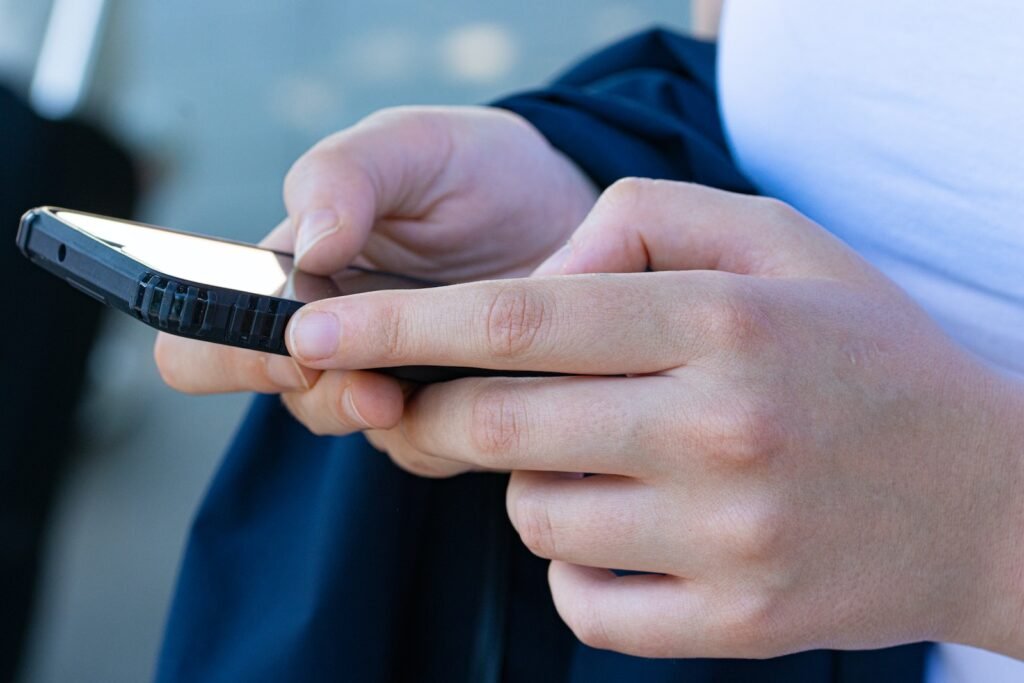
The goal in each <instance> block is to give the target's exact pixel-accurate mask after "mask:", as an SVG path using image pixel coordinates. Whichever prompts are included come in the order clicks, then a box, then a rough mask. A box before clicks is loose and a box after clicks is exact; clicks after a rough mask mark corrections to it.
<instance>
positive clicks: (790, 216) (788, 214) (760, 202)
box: [749, 197, 800, 223]
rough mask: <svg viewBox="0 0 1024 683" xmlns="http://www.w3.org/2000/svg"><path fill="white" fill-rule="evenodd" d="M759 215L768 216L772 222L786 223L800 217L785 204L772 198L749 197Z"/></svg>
mask: <svg viewBox="0 0 1024 683" xmlns="http://www.w3.org/2000/svg"><path fill="white" fill-rule="evenodd" d="M749 200H750V201H752V202H754V203H755V204H756V205H757V207H758V210H759V213H760V214H761V215H764V216H768V217H769V218H770V219H772V220H773V222H778V223H787V222H790V221H792V220H794V219H796V218H797V217H799V216H800V213H799V212H798V211H797V210H796V209H794V208H793V207H792V206H790V205H789V204H787V203H786V202H784V201H782V200H780V199H776V198H774V197H750V198H749Z"/></svg>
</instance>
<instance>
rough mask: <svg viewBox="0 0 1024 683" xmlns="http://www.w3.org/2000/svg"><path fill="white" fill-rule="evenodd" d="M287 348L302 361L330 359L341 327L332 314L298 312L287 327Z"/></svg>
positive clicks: (336, 346)
mask: <svg viewBox="0 0 1024 683" xmlns="http://www.w3.org/2000/svg"><path fill="white" fill-rule="evenodd" d="M288 334H289V336H290V337H291V339H290V340H289V341H290V342H291V343H290V344H289V347H290V348H291V350H292V352H293V353H294V354H295V355H296V356H298V357H299V358H301V359H304V360H323V359H324V358H330V357H331V356H333V355H334V352H335V351H336V350H337V348H338V342H339V341H340V337H341V325H340V324H339V323H338V319H337V318H336V317H335V316H334V314H333V313H324V312H322V311H309V312H302V311H299V312H298V313H296V314H295V317H294V318H293V319H292V322H291V324H289V325H288Z"/></svg>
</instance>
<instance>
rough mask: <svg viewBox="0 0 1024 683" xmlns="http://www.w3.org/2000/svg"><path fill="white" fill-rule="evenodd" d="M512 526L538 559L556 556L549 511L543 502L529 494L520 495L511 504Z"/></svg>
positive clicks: (553, 532)
mask: <svg viewBox="0 0 1024 683" xmlns="http://www.w3.org/2000/svg"><path fill="white" fill-rule="evenodd" d="M511 507H512V515H511V518H512V524H513V525H514V526H515V528H516V531H517V532H519V538H520V539H522V541H523V545H525V546H526V547H527V548H528V549H529V550H530V552H532V553H533V554H534V555H537V556H539V557H544V558H547V559H554V558H555V557H556V556H557V547H556V542H555V529H554V526H553V524H552V523H551V511H550V510H549V508H548V505H547V503H546V502H545V501H543V500H540V499H538V498H537V497H536V496H533V495H530V494H520V495H519V496H517V498H516V499H515V501H514V502H513V504H512V506H511Z"/></svg>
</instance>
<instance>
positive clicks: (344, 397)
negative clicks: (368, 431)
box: [341, 386, 370, 427]
mask: <svg viewBox="0 0 1024 683" xmlns="http://www.w3.org/2000/svg"><path fill="white" fill-rule="evenodd" d="M341 402H342V405H344V406H345V411H346V412H347V413H348V414H349V415H351V416H352V417H353V418H355V420H356V421H357V422H359V423H360V424H363V425H366V426H367V427H369V426H370V423H369V422H367V421H366V420H365V419H364V418H363V416H362V415H361V414H360V413H359V409H358V408H356V402H355V400H354V399H353V398H352V387H350V386H348V387H345V391H343V392H342V394H341Z"/></svg>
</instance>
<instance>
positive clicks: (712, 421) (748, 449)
mask: <svg viewBox="0 0 1024 683" xmlns="http://www.w3.org/2000/svg"><path fill="white" fill-rule="evenodd" d="M767 403H768V402H767V401H759V400H752V401H747V402H744V401H742V400H739V401H735V402H733V403H732V404H731V405H728V406H720V407H718V408H717V409H716V410H715V411H714V413H713V414H712V415H709V416H707V417H706V418H705V424H704V440H705V442H706V446H707V448H706V453H707V455H708V457H709V459H710V460H712V461H713V462H718V463H721V464H726V465H733V466H735V465H740V466H751V465H757V464H762V463H765V462H767V461H768V460H770V459H771V458H772V457H773V456H774V455H775V454H776V453H778V452H779V450H780V449H781V448H782V447H783V442H784V435H783V430H782V427H781V419H779V418H778V417H777V416H776V410H775V409H773V408H771V407H770V406H768V405H767Z"/></svg>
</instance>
